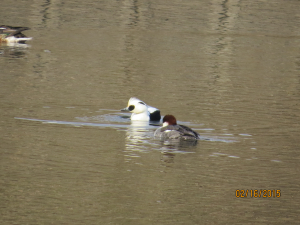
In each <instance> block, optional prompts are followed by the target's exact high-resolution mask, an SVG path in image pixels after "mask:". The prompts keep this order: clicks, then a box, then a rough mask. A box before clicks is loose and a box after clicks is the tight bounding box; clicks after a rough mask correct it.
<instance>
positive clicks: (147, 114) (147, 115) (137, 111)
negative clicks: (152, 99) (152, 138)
mask: <svg viewBox="0 0 300 225" xmlns="http://www.w3.org/2000/svg"><path fill="white" fill-rule="evenodd" d="M121 111H129V112H131V113H132V114H131V117H130V119H131V120H135V121H150V120H151V121H159V120H160V118H161V116H160V111H159V109H157V108H154V107H152V106H149V105H147V104H146V103H145V102H143V101H141V100H140V99H138V98H136V97H132V98H130V99H129V101H128V105H127V107H126V108H124V109H122V110H121Z"/></svg>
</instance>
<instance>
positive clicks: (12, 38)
mask: <svg viewBox="0 0 300 225" xmlns="http://www.w3.org/2000/svg"><path fill="white" fill-rule="evenodd" d="M29 29H30V28H28V27H12V26H6V25H1V26H0V43H1V42H2V43H23V44H24V43H25V41H29V40H31V39H32V38H31V37H26V36H25V35H24V34H23V33H22V31H24V30H29Z"/></svg>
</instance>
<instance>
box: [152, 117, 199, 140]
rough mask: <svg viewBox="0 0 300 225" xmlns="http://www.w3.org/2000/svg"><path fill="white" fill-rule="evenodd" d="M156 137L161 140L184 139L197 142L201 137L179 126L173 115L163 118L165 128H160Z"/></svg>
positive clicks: (155, 134)
mask: <svg viewBox="0 0 300 225" xmlns="http://www.w3.org/2000/svg"><path fill="white" fill-rule="evenodd" d="M154 137H157V138H161V139H182V140H197V139H200V135H199V134H198V133H197V132H196V131H193V130H192V129H191V128H189V127H187V126H184V125H178V124H177V121H176V118H175V117H174V116H173V115H165V117H164V118H163V126H162V127H160V128H158V129H157V130H156V131H155V133H154Z"/></svg>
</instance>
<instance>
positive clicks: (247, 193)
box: [235, 189, 281, 198]
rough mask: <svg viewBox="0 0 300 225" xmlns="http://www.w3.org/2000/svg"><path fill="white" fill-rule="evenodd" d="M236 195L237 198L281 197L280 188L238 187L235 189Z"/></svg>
mask: <svg viewBox="0 0 300 225" xmlns="http://www.w3.org/2000/svg"><path fill="white" fill-rule="evenodd" d="M235 197H237V198H280V197H281V190H280V189H273V190H272V189H254V190H252V189H250V190H247V189H245V190H244V189H237V190H236V191H235Z"/></svg>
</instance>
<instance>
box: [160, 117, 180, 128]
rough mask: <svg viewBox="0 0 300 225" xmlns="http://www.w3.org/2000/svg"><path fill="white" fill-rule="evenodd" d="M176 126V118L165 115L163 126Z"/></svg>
mask: <svg viewBox="0 0 300 225" xmlns="http://www.w3.org/2000/svg"><path fill="white" fill-rule="evenodd" d="M168 125H177V122H176V118H175V116H173V115H165V116H164V118H163V126H164V127H165V126H168Z"/></svg>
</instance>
